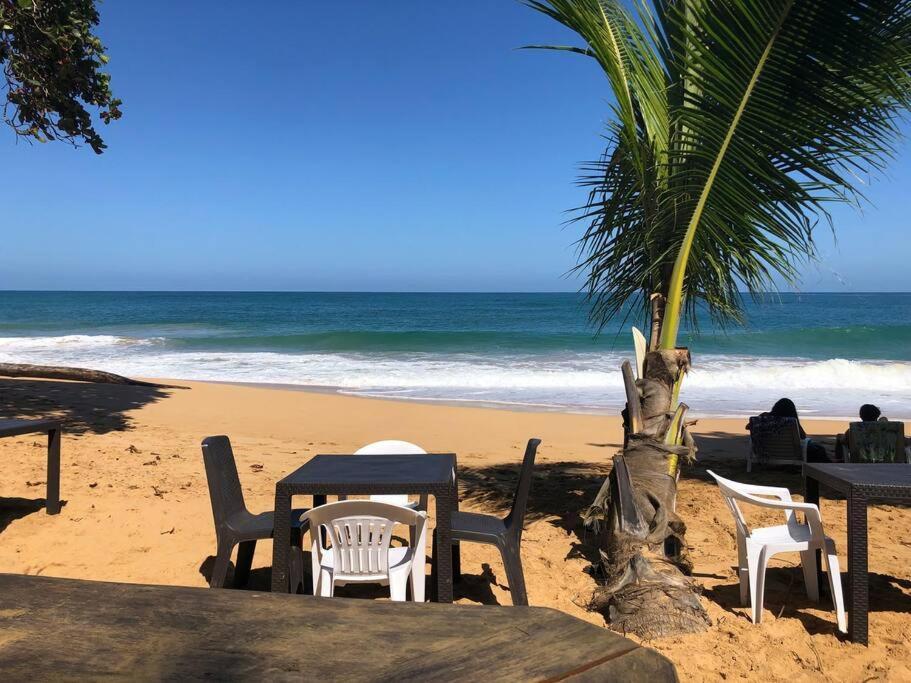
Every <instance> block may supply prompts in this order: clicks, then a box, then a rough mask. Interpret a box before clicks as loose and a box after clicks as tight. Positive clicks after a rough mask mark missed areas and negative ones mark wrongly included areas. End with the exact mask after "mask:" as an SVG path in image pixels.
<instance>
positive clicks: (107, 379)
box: [0, 363, 187, 389]
mask: <svg viewBox="0 0 911 683" xmlns="http://www.w3.org/2000/svg"><path fill="white" fill-rule="evenodd" d="M0 377H25V378H29V379H59V380H66V381H70V382H96V383H99V384H128V385H131V386H137V387H156V388H159V389H186V388H187V387H182V386H178V385H175V384H157V383H156V382H144V381H142V380H139V379H130V378H129V377H123V376H122V375H115V374H114V373H112V372H104V371H102V370H89V369H86V368H68V367H63V366H58V365H31V364H29V363H0Z"/></svg>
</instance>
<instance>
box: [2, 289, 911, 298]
mask: <svg viewBox="0 0 911 683" xmlns="http://www.w3.org/2000/svg"><path fill="white" fill-rule="evenodd" d="M0 293H6V294H478V295H483V294H579V295H583V296H587V293H586V292H584V291H581V290H516V289H502V290H456V289H438V290H435V289H427V290H401V289H6V288H0ZM739 294H741V295H742V296H744V297H745V298H752V297H754V296H781V295H795V296H801V295H806V294H911V291H907V290H872V289H870V290H851V291H836V290H803V291H776V290H769V291H765V292H757V293H756V294H751V293H750V292H744V291H741V292H739Z"/></svg>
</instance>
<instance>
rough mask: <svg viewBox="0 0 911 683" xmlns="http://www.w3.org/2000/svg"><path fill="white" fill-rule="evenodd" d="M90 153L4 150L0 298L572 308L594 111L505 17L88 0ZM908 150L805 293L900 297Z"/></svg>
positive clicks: (590, 92)
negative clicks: (14, 293) (392, 295)
mask: <svg viewBox="0 0 911 683" xmlns="http://www.w3.org/2000/svg"><path fill="white" fill-rule="evenodd" d="M101 12H102V27H101V34H102V37H103V39H104V40H105V42H106V44H107V45H108V47H109V52H110V56H111V63H110V71H111V73H112V75H113V85H114V89H115V90H116V93H117V95H118V96H119V97H121V98H122V99H123V100H124V107H123V110H124V118H123V119H122V120H120V121H119V122H117V123H116V124H114V125H113V126H110V127H107V128H105V129H104V133H105V138H106V140H107V142H108V144H109V149H108V151H107V152H106V153H105V154H104V155H102V156H100V157H99V156H95V155H94V154H93V153H92V152H91V150H89V149H88V148H82V149H78V150H74V149H72V148H70V147H67V146H65V145H59V144H58V145H53V144H48V145H29V144H26V143H22V142H19V143H18V144H17V143H16V141H15V139H14V136H13V134H12V133H11V132H8V131H4V130H0V154H2V155H3V158H4V165H5V168H7V169H10V170H8V171H7V173H6V182H4V183H3V184H2V186H0V201H2V204H3V207H4V212H3V213H4V216H3V225H4V231H3V232H4V248H3V249H2V250H0V288H6V289H276V290H282V289H293V290H406V291H410V290H419V291H420V290H424V291H427V290H466V291H478V290H480V291H499V290H506V291H552V290H573V289H575V288H576V287H577V282H576V281H575V280H573V279H567V278H566V277H564V275H565V273H566V271H567V270H569V269H570V268H571V267H572V265H573V263H574V258H575V254H574V251H573V247H572V243H573V241H574V239H575V238H576V237H577V236H578V228H574V227H570V228H566V229H564V228H562V227H561V225H562V221H563V220H564V218H565V215H564V213H563V212H564V210H566V209H568V208H571V207H573V206H576V205H577V204H578V203H579V202H581V201H582V200H583V198H584V197H583V193H582V191H580V190H579V189H578V188H576V187H575V186H574V181H575V176H576V174H577V168H578V163H579V162H581V161H585V160H588V159H592V158H596V157H597V156H598V155H599V154H600V152H601V151H602V144H603V141H602V140H601V139H600V135H601V133H602V131H603V126H604V120H605V117H606V116H607V114H608V105H607V98H608V97H609V94H608V91H607V87H606V83H605V81H604V77H603V75H602V74H601V73H600V72H599V71H598V69H597V68H596V66H595V64H594V63H593V62H591V61H590V60H585V59H583V58H581V57H577V56H574V55H568V54H555V53H545V52H535V51H521V50H516V49H515V48H517V47H519V46H521V45H524V44H528V43H547V42H566V41H568V40H570V39H571V37H570V36H569V35H568V34H567V33H566V32H565V31H564V30H563V29H562V28H561V27H559V26H557V25H555V24H553V23H552V22H550V21H549V20H547V19H546V18H544V17H542V16H539V15H538V14H536V13H535V12H532V11H531V10H529V9H527V8H525V7H523V6H521V5H520V4H519V3H518V2H516V1H514V0H457V1H456V0H451V1H450V2H427V1H426V0H396V2H386V3H380V2H375V1H373V0H360V1H354V0H349V1H348V2H343V3H341V2H333V3H328V2H323V3H315V2H289V1H285V2H271V3H262V4H253V3H249V2H240V1H239V0H232V1H224V0H222V1H214V0H213V1H211V2H204V1H203V0H195V1H194V2H182V1H178V0H169V1H161V2H155V3H151V2H115V1H112V0H108V2H104V3H102V5H101ZM908 187H911V145H908V144H905V145H904V146H903V147H902V150H901V155H900V158H899V159H898V160H897V161H896V162H895V163H894V164H893V165H892V167H891V169H890V172H889V177H888V178H886V179H883V180H880V181H878V182H877V183H876V184H874V186H873V187H872V188H871V190H870V191H869V197H870V199H871V200H872V206H867V207H866V208H865V209H864V212H863V213H862V214H861V213H858V212H857V211H856V210H854V209H851V208H848V207H844V208H838V209H837V210H836V212H835V224H836V229H837V233H838V238H839V239H838V243H837V244H836V243H834V242H833V240H832V238H831V237H830V236H829V235H828V234H827V233H826V232H825V230H823V231H820V235H819V244H820V251H821V254H822V256H823V260H822V263H821V264H819V265H817V266H811V267H809V268H808V269H807V272H806V275H805V279H804V284H803V289H804V290H806V291H814V290H817V291H818V290H825V291H886V290H891V291H903V290H908V289H911V287H909V285H908V280H907V272H908V264H909V262H911V248H909V246H908V245H909V242H908V238H907V230H906V226H907V223H908V211H907V206H908V202H907V191H908V190H907V188H908Z"/></svg>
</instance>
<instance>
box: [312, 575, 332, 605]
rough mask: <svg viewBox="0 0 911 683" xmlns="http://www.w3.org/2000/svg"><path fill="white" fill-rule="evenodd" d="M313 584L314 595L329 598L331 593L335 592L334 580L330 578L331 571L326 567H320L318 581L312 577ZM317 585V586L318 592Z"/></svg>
mask: <svg viewBox="0 0 911 683" xmlns="http://www.w3.org/2000/svg"><path fill="white" fill-rule="evenodd" d="M313 586H314V589H313V594H314V595H320V596H322V597H324V598H331V597H332V595H333V593H335V581H334V580H333V578H332V572H330V571H329V570H328V569H320V570H319V581H317V580H316V579H314V581H313ZM317 587H318V588H319V592H318V593H317Z"/></svg>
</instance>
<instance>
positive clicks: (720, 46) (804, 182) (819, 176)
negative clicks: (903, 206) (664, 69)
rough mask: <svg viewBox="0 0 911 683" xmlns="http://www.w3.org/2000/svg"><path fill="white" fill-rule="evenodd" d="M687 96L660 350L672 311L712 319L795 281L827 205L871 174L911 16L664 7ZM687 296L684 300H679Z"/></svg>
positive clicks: (903, 3)
mask: <svg viewBox="0 0 911 683" xmlns="http://www.w3.org/2000/svg"><path fill="white" fill-rule="evenodd" d="M666 11H667V12H668V15H667V16H666V18H665V22H666V25H669V26H673V30H674V32H675V34H676V35H677V50H678V52H676V53H675V54H674V55H673V58H674V61H675V63H677V64H678V65H679V66H680V70H679V73H681V74H683V77H684V78H685V80H686V82H687V87H685V88H682V89H680V90H678V91H677V93H678V94H679V99H677V100H674V101H672V104H671V117H672V120H673V126H674V130H673V132H672V140H673V143H672V145H671V149H670V152H669V155H668V165H669V175H670V176H671V177H672V178H673V181H672V182H671V183H670V184H669V186H668V188H667V190H666V191H665V193H664V195H663V197H662V200H661V207H662V210H663V211H664V212H665V214H666V216H667V219H666V220H675V221H676V222H677V225H678V226H679V228H678V229H677V230H676V241H677V244H676V248H675V250H676V258H675V266H674V271H673V273H672V276H671V281H670V282H669V283H668V305H667V310H668V318H667V319H666V321H665V325H664V328H663V332H662V346H664V347H665V348H670V347H672V346H673V345H674V344H675V343H676V336H677V327H678V324H679V319H680V316H676V317H673V315H672V313H673V312H674V311H679V310H680V309H681V308H682V306H683V305H684V304H683V302H684V299H685V300H686V305H687V307H688V310H689V311H690V313H691V314H692V312H693V311H694V306H695V303H696V301H697V299H699V298H701V299H703V300H705V301H706V302H707V303H708V304H709V306H710V308H711V309H712V310H714V311H715V312H716V313H718V312H720V313H721V314H722V317H727V313H725V311H736V310H739V308H740V303H739V301H740V295H739V293H738V291H737V290H738V284H739V283H741V282H742V283H743V284H744V285H745V286H746V287H747V289H748V290H749V291H751V292H757V291H761V290H764V289H768V288H769V287H771V286H773V282H774V278H775V277H776V276H777V277H782V278H784V279H785V280H786V281H794V280H795V279H796V278H797V277H798V276H799V270H798V267H799V264H800V263H801V262H802V261H803V260H805V259H807V258H812V257H813V256H814V253H815V245H814V242H813V238H812V229H813V226H814V225H815V224H816V223H817V222H818V220H819V219H826V218H827V212H826V206H827V204H828V203H830V202H832V201H856V200H857V199H858V198H859V192H858V189H857V184H856V174H857V173H858V172H861V173H872V172H875V171H877V170H880V169H882V168H883V166H884V164H885V162H886V160H887V159H888V157H889V156H890V155H891V154H892V153H893V150H894V144H895V141H896V139H897V137H898V129H897V126H896V116H897V115H898V114H899V113H900V112H901V111H903V110H906V109H907V108H908V106H909V104H911V99H909V86H911V80H909V71H908V64H909V54H911V51H909V40H911V39H909V36H911V2H908V0H892V1H883V2H869V1H868V0H828V1H827V2H825V3H819V2H796V1H795V0H763V1H762V2H757V1H755V0H703V1H701V2H696V3H693V2H675V3H672V4H668V6H667V8H666ZM687 295H688V296H687Z"/></svg>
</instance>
